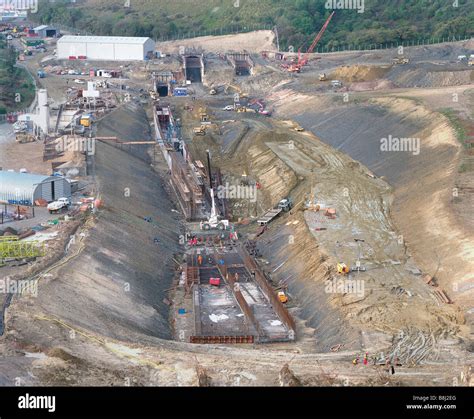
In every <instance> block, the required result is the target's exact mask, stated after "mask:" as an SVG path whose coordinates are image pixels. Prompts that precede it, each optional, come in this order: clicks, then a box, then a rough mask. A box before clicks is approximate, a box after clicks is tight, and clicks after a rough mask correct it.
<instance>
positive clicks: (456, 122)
mask: <svg viewBox="0 0 474 419" xmlns="http://www.w3.org/2000/svg"><path fill="white" fill-rule="evenodd" d="M439 112H440V113H441V114H443V115H444V116H445V117H446V118H448V120H449V123H450V124H451V126H452V127H453V129H454V131H455V132H456V138H457V139H458V141H459V142H460V143H461V144H462V145H463V146H464V148H465V149H466V150H467V149H468V147H469V146H468V144H467V143H466V140H467V138H468V136H467V132H466V126H465V123H464V121H463V120H462V119H461V118H459V116H458V115H457V113H456V112H455V111H454V109H451V108H444V109H441V110H440V111H439ZM472 171H474V161H473V158H472V156H469V155H467V154H466V155H464V156H463V158H462V162H461V164H460V165H459V168H458V173H466V172H472Z"/></svg>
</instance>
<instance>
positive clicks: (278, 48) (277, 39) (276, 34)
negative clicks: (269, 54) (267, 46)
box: [273, 25, 280, 52]
mask: <svg viewBox="0 0 474 419" xmlns="http://www.w3.org/2000/svg"><path fill="white" fill-rule="evenodd" d="M273 31H274V32H275V36H276V42H277V51H278V52H280V38H279V37H278V28H277V27H276V25H275V26H274V27H273Z"/></svg>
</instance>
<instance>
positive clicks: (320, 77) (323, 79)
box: [319, 73, 328, 81]
mask: <svg viewBox="0 0 474 419" xmlns="http://www.w3.org/2000/svg"><path fill="white" fill-rule="evenodd" d="M327 79H328V77H327V76H326V73H320V74H319V81H326V80H327Z"/></svg>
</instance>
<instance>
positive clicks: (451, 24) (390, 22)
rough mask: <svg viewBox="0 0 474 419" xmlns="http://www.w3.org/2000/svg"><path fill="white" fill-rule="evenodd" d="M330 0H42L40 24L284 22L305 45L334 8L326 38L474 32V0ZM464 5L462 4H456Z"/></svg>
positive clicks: (104, 29)
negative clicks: (359, 7) (360, 6)
mask: <svg viewBox="0 0 474 419" xmlns="http://www.w3.org/2000/svg"><path fill="white" fill-rule="evenodd" d="M343 3H344V1H338V0H336V1H329V2H328V1H326V0H173V1H168V0H76V1H75V2H73V3H71V1H69V0H55V1H54V2H52V1H51V0H40V7H39V10H38V13H37V14H35V15H32V18H33V19H35V20H36V21H37V22H38V23H55V24H58V23H60V24H62V25H64V26H67V27H71V28H74V29H76V30H77V31H81V33H82V32H87V33H91V34H96V35H121V36H149V37H151V38H153V39H155V40H165V39H177V38H180V37H187V36H196V35H198V34H203V33H209V34H220V33H229V32H232V31H236V30H237V31H246V30H251V29H255V28H272V27H275V26H276V27H277V29H278V33H279V38H280V45H281V49H282V50H286V49H287V48H288V47H289V46H290V45H292V46H294V47H295V48H300V47H301V48H302V49H303V50H304V49H305V48H307V47H308V46H309V43H310V42H311V37H312V36H314V35H315V34H316V33H317V32H318V31H319V29H320V28H321V26H322V25H323V24H324V21H325V19H326V18H327V17H328V16H329V14H330V13H331V11H332V9H331V8H328V6H331V7H336V14H335V16H334V18H333V20H332V22H331V24H330V25H329V28H328V30H327V32H326V34H325V36H324V38H323V40H322V42H321V44H322V46H325V47H326V48H335V47H338V46H341V45H367V44H376V45H379V44H386V43H397V42H404V41H418V40H424V39H443V38H448V37H449V38H452V37H453V36H455V37H456V38H459V37H463V38H466V37H468V36H473V35H474V1H472V0H458V1H455V0H452V1H451V0H450V1H446V0H390V1H387V0H365V1H361V0H352V1H350V2H347V1H346V3H349V4H353V5H357V4H363V6H364V7H363V12H362V13H361V11H362V9H361V10H357V9H351V10H347V9H343V10H339V9H338V7H339V6H340V5H342V4H343ZM456 4H457V7H455V5H456Z"/></svg>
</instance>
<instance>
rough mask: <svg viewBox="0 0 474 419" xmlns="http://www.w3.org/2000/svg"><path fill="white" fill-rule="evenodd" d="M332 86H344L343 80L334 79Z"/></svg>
mask: <svg viewBox="0 0 474 419" xmlns="http://www.w3.org/2000/svg"><path fill="white" fill-rule="evenodd" d="M331 86H332V87H334V88H338V87H342V82H341V81H340V80H332V81H331Z"/></svg>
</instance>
